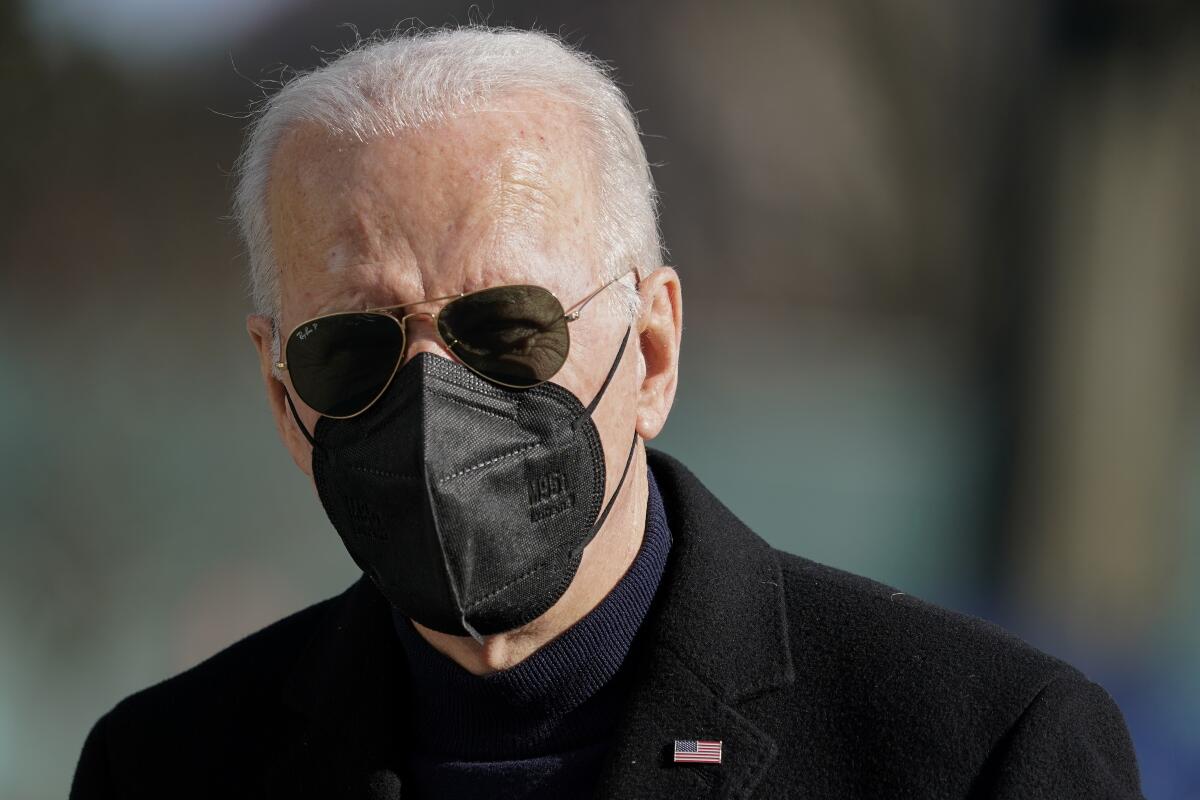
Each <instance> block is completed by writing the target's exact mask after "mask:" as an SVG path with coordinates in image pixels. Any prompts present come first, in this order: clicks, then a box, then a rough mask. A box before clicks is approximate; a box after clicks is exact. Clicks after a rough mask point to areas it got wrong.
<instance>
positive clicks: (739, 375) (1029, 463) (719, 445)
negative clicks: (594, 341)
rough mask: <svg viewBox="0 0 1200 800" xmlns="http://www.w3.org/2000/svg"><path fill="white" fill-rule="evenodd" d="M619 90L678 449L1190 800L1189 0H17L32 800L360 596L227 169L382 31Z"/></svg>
mask: <svg viewBox="0 0 1200 800" xmlns="http://www.w3.org/2000/svg"><path fill="white" fill-rule="evenodd" d="M481 17H486V18H487V19H488V20H489V21H490V22H492V23H495V24H500V23H511V24H514V25H517V26H520V27H528V26H533V25H536V26H537V27H539V28H542V29H545V30H549V31H553V32H558V33H560V34H562V35H563V36H565V37H566V38H567V39H568V40H569V41H571V42H574V43H577V44H580V45H581V46H583V47H584V48H585V49H587V50H589V51H591V52H593V53H595V54H596V55H598V56H600V57H601V58H604V59H607V60H610V61H612V62H613V63H614V64H615V65H616V66H617V68H618V71H619V77H620V82H621V83H622V85H623V86H624V88H625V89H626V91H627V92H628V94H629V96H630V98H631V100H632V103H633V106H634V107H635V108H636V109H638V110H639V112H640V114H639V116H640V121H641V125H642V127H643V129H644V131H645V133H646V140H645V141H646V145H647V148H648V151H649V155H650V158H651V160H652V161H653V162H656V163H657V164H658V166H657V167H656V176H657V180H658V182H659V186H660V188H661V190H662V199H663V208H662V226H663V229H664V233H665V237H666V242H667V244H668V246H669V247H670V249H671V259H670V261H671V263H673V264H675V265H678V268H679V270H680V273H681V275H682V278H683V285H684V290H685V298H686V301H687V303H686V306H687V308H686V314H685V336H684V350H683V366H682V375H681V383H680V390H679V395H678V400H677V403H676V408H675V411H674V413H673V415H672V417H671V422H670V424H669V425H668V426H667V429H666V432H665V433H664V435H663V436H662V437H661V439H660V440H659V441H658V444H659V446H661V447H662V448H663V449H665V450H667V451H669V452H671V453H673V454H675V455H677V456H679V457H680V458H682V459H683V460H684V461H685V462H686V463H687V464H689V465H690V466H691V468H692V469H693V470H694V471H696V472H697V473H698V474H699V475H700V477H701V478H702V479H704V480H705V481H706V482H707V483H708V485H709V486H710V488H712V489H713V490H714V491H715V492H716V494H717V495H718V496H720V497H721V498H722V499H723V500H724V501H725V502H726V503H727V504H728V505H729V506H731V507H732V508H733V510H734V511H735V512H737V513H738V514H739V515H740V516H742V517H743V518H744V519H745V520H746V521H747V522H748V523H749V524H750V525H751V526H752V527H753V528H755V529H756V530H757V531H759V532H760V533H761V534H762V535H763V536H765V537H766V538H767V539H768V540H770V541H771V542H772V543H774V544H775V545H777V546H779V547H782V548H784V549H787V550H790V551H793V552H796V553H800V554H802V555H805V556H808V557H809V558H813V559H816V560H819V561H822V562H825V563H828V564H832V565H835V566H838V567H842V568H845V569H848V570H851V571H854V572H858V573H861V574H864V575H868V576H870V577H872V578H876V579H878V580H881V581H885V582H887V583H890V584H892V585H894V586H896V587H897V588H898V589H901V590H903V591H906V592H909V593H911V594H916V595H920V596H923V597H925V598H927V599H930V600H932V601H935V602H938V603H941V604H944V605H947V606H950V607H952V608H955V609H959V610H962V611H966V612H969V613H973V614H977V615H981V616H984V617H986V618H988V619H992V620H994V621H997V622H999V623H1001V624H1003V625H1005V626H1007V627H1009V628H1010V629H1012V630H1014V631H1015V632H1017V633H1018V634H1020V635H1021V636H1023V637H1025V638H1026V639H1028V640H1030V641H1032V642H1033V643H1035V644H1036V645H1038V646H1039V647H1041V648H1043V649H1045V650H1047V651H1049V652H1051V653H1054V654H1056V655H1059V656H1061V657H1064V658H1067V659H1069V660H1071V661H1072V662H1073V663H1075V664H1077V665H1079V666H1080V667H1081V668H1082V669H1083V670H1084V671H1085V672H1086V673H1087V674H1088V675H1089V676H1090V677H1092V678H1093V679H1095V680H1097V681H1099V682H1100V683H1102V684H1103V685H1104V686H1105V687H1106V688H1108V689H1109V691H1110V692H1111V693H1112V694H1113V695H1114V696H1115V697H1116V699H1117V701H1118V703H1119V704H1120V706H1121V708H1122V709H1123V710H1124V713H1125V715H1126V717H1127V719H1128V722H1129V724H1130V727H1131V730H1132V732H1133V736H1134V741H1135V744H1136V747H1137V752H1138V757H1139V760H1140V763H1141V766H1142V770H1143V780H1144V787H1145V791H1146V793H1147V795H1148V796H1149V797H1151V798H1196V797H1200V758H1197V756H1200V727H1198V726H1197V725H1196V722H1197V720H1198V719H1200V593H1198V592H1197V591H1196V589H1195V586H1196V584H1197V581H1198V580H1200V285H1198V284H1200V269H1197V257H1198V255H1200V224H1198V223H1200V218H1198V213H1200V212H1198V211H1197V209H1198V208H1200V3H1195V2H1191V1H1190V0H1181V1H1180V2H1165V1H1164V2H1153V1H1152V0H1126V1H1121V0H1109V1H1108V2H1102V1H1101V0H1027V1H1018V0H955V1H954V2H948V1H947V0H856V2H842V3H835V2H817V1H816V0H790V2H782V1H772V0H755V1H753V2H751V1H749V0H748V1H747V2H742V3H738V4H732V3H726V2H721V1H720V0H686V2H684V1H683V0H659V2H655V3H631V2H612V1H608V2H597V1H596V0H589V2H586V3H585V2H578V3H571V4H564V3H550V2H532V1H530V2H521V1H520V0H513V1H511V2H510V1H509V0H495V2H494V4H493V5H491V6H487V7H485V8H484V9H483V11H482V12H480V11H479V9H477V8H476V9H474V10H473V9H472V8H471V7H469V6H467V5H466V4H465V3H453V2H434V1H433V0H412V1H411V2H382V1H381V0H341V1H340V2H338V3H331V2H315V1H314V0H256V2H253V3H246V2H239V1H238V0H173V2H158V1H157V0H37V2H32V0H30V2H14V1H13V0H0V87H2V89H3V98H4V114H3V125H0V176H2V178H3V191H2V192H0V212H2V213H0V454H2V459H0V552H2V553H3V555H2V556H0V797H3V798H6V799H8V800H42V798H56V797H63V796H65V794H66V792H67V789H68V786H69V783H70V778H71V775H72V772H73V770H74V766H75V760H76V758H77V756H78V753H79V748H80V746H81V745H82V743H83V739H84V736H85V735H86V733H87V731H88V729H89V727H90V726H91V724H92V723H93V722H94V721H95V720H96V719H97V718H98V717H99V715H101V714H102V713H103V712H105V711H107V710H108V709H109V708H111V707H112V705H113V704H114V703H116V702H117V701H118V700H120V699H121V698H122V697H124V696H125V695H127V694H128V693H130V692H132V691H134V690H137V689H140V688H142V687H144V686H147V685H149V684H151V683H154V682H157V681H159V680H161V679H163V678H166V677H168V676H170V675H172V674H175V673H177V672H179V671H180V670H183V669H185V668H187V667H189V666H192V665H193V664H195V663H197V662H198V661H200V660H202V659H203V658H205V657H207V656H208V655H211V654H212V653H214V652H216V651H217V650H219V649H220V648H222V647H224V646H225V645H227V644H229V643H231V642H233V641H235V640H237V639H238V638H240V637H242V636H244V635H245V634H247V633H250V632H251V631H253V630H256V629H257V628H259V627H261V626H263V625H265V624H267V623H269V622H271V621H273V620H274V619H277V618H279V617H280V616H283V615H285V614H287V613H288V612H290V611H292V610H294V609H298V608H300V607H302V606H304V605H306V604H308V603H311V602H314V601H316V600H319V599H322V598H324V597H327V596H330V595H332V594H335V593H337V592H339V591H340V590H341V589H342V588H343V587H344V586H346V585H347V584H349V583H350V582H351V581H352V580H353V579H354V577H355V571H354V569H353V566H352V564H351V562H350V559H349V557H348V556H347V555H346V553H345V551H344V549H343V547H342V545H341V543H340V541H339V540H338V538H337V536H336V534H335V533H334V532H333V530H332V528H331V527H330V526H329V524H328V522H327V521H326V518H325V515H324V513H323V511H322V509H321V507H320V505H319V503H318V501H317V498H316V497H315V495H314V493H313V492H312V491H311V489H310V488H309V486H308V485H307V484H306V482H305V480H304V479H303V478H302V476H301V475H300V473H299V472H298V471H297V470H295V469H294V468H293V466H292V464H291V462H290V460H289V458H288V456H287V454H286V452H285V451H284V449H283V447H282V446H281V445H280V444H279V443H278V441H277V439H276V435H275V432H274V428H273V424H272V421H271V419H270V417H269V415H268V412H267V408H266V404H265V402H264V400H263V393H262V390H261V388H260V383H259V375H258V367H257V362H256V359H255V357H254V354H253V352H252V350H251V346H250V343H249V340H248V339H247V337H246V334H245V332H244V317H245V315H246V314H247V313H248V311H249V302H248V300H247V298H246V291H245V289H246V279H245V277H244V268H245V259H244V258H243V255H242V253H241V252H240V249H239V245H238V243H237V241H236V239H235V236H234V231H233V227H232V225H231V223H230V222H229V221H228V220H227V219H226V218H225V217H226V215H227V214H228V212H229V207H230V206H229V195H230V190H231V181H230V178H229V175H228V173H229V170H230V168H231V166H232V164H233V160H234V158H235V156H236V154H237V151H238V147H239V145H240V141H241V135H242V131H243V128H244V125H245V119H244V117H243V114H244V112H245V110H246V109H247V107H248V105H249V103H250V102H251V101H253V100H255V99H256V98H259V97H261V96H262V92H263V87H264V86H265V87H266V89H267V90H268V91H269V90H270V89H271V87H272V86H275V85H277V83H276V82H277V81H278V80H279V79H280V78H281V76H282V77H286V75H287V74H288V73H287V70H286V69H284V65H287V67H289V68H293V69H308V68H311V67H313V66H315V65H317V64H319V63H320V60H321V59H322V57H323V55H324V54H325V53H327V52H328V51H331V50H334V49H336V48H338V47H341V46H344V45H347V44H349V43H352V42H353V41H354V38H355V30H354V29H353V28H351V27H347V26H344V25H341V23H352V24H353V25H354V26H357V29H358V30H359V31H361V32H362V33H364V34H365V33H369V32H371V31H373V30H375V29H376V28H391V27H393V26H394V25H396V24H397V23H398V22H402V21H405V20H410V18H413V19H415V20H419V21H421V22H423V23H426V24H430V25H440V24H444V23H447V22H465V21H468V20H469V19H479V18H481Z"/></svg>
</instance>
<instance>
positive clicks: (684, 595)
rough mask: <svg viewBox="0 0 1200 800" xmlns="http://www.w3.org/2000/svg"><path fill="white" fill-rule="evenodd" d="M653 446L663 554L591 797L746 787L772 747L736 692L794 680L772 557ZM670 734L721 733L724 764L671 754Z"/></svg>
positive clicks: (758, 775) (723, 792)
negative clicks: (667, 534) (666, 538)
mask: <svg viewBox="0 0 1200 800" xmlns="http://www.w3.org/2000/svg"><path fill="white" fill-rule="evenodd" d="M649 452H650V466H651V469H653V471H654V477H655V479H656V481H657V482H658V485H659V488H660V490H661V492H662V495H663V502H664V505H665V506H666V511H667V518H668V520H669V522H670V526H671V533H672V538H673V541H672V545H671V555H670V558H669V561H668V564H667V569H666V573H665V574H664V576H663V581H662V584H661V585H660V588H659V593H658V596H657V597H656V598H655V604H654V606H653V607H652V609H651V612H650V615H649V617H648V618H647V620H646V623H645V625H644V627H643V629H642V631H641V633H639V637H638V641H637V643H636V644H635V646H634V650H633V652H631V654H630V657H631V658H633V659H634V664H633V671H634V675H635V676H636V677H635V685H634V686H633V688H632V690H631V692H630V697H629V703H628V706H627V709H626V713H625V718H624V720H623V722H622V724H621V726H620V733H619V734H618V739H617V741H616V743H615V746H614V748H613V750H612V751H611V753H610V757H609V759H608V762H607V764H606V766H605V769H604V772H603V774H602V777H601V781H600V785H599V788H598V793H597V797H599V798H623V797H677V796H678V797H713V798H717V797H720V798H745V797H749V796H750V795H751V794H752V793H753V790H754V788H755V786H756V785H757V784H758V783H759V782H760V781H761V779H762V778H763V776H764V774H765V773H766V771H767V769H768V767H769V766H770V765H771V763H772V762H773V761H774V759H775V757H776V755H777V753H778V747H777V745H776V743H775V741H774V740H773V738H772V737H771V736H769V735H768V734H767V733H765V732H764V731H762V730H761V729H760V728H758V727H756V726H755V724H754V723H753V722H752V721H751V720H750V719H748V718H747V717H746V716H745V715H743V714H742V713H741V712H740V711H739V709H738V705H739V702H740V701H742V700H745V699H747V698H749V697H752V696H759V695H761V694H763V693H766V692H771V691H776V690H778V689H780V688H782V687H784V686H787V685H789V684H791V683H792V682H793V680H794V672H793V667H792V658H791V651H790V644H789V641H788V631H787V618H786V612H785V604H784V597H783V586H782V579H781V576H780V568H779V563H778V561H777V559H776V557H775V554H774V552H773V551H772V550H771V548H770V546H769V545H767V544H766V543H765V542H764V541H763V540H762V539H760V538H759V537H757V536H755V535H754V534H753V533H752V532H750V530H749V529H747V528H746V527H745V526H744V525H743V524H742V523H741V522H740V521H739V520H738V519H737V518H736V517H735V516H734V515H733V514H732V513H731V512H730V511H729V510H728V509H727V508H725V507H724V506H723V505H722V504H721V503H720V502H719V501H718V500H717V499H716V498H715V497H713V495H712V494H711V493H709V492H708V490H706V489H705V488H704V487H703V485H701V484H700V482H699V481H698V480H697V479H696V478H695V476H693V475H692V474H691V473H690V472H688V470H687V469H686V468H685V467H683V465H681V464H680V463H679V462H677V461H675V460H674V459H672V458H670V457H668V456H665V455H663V454H661V453H657V452H654V451H649ZM676 739H719V740H721V741H722V743H723V747H722V749H723V753H722V755H723V760H722V763H721V764H720V765H695V764H692V765H688V764H675V763H673V760H672V753H673V743H674V740H676Z"/></svg>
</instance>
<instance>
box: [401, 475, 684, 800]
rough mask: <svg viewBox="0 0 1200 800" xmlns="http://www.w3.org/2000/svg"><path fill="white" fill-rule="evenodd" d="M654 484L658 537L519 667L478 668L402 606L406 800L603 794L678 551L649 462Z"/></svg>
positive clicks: (650, 512) (650, 523)
mask: <svg viewBox="0 0 1200 800" xmlns="http://www.w3.org/2000/svg"><path fill="white" fill-rule="evenodd" d="M647 483H648V484H649V490H650V491H649V497H648V502H647V503H646V533H645V536H644V537H643V539H642V545H641V548H640V549H639V550H638V554H637V556H636V557H635V558H634V561H633V563H632V564H631V565H630V567H629V570H628V571H627V572H626V573H625V576H624V577H622V578H621V580H620V581H619V582H618V583H617V585H616V586H614V587H613V589H612V591H611V592H609V594H608V596H607V597H605V598H604V600H602V601H601V602H600V604H599V605H598V606H596V607H595V608H594V609H592V611H591V612H589V613H588V614H587V615H586V616H584V617H583V618H582V619H580V620H579V621H578V622H576V623H575V624H574V625H572V626H571V627H570V628H568V629H567V630H566V631H564V632H563V633H562V635H560V636H559V637H558V638H556V639H554V640H553V641H551V642H550V643H548V644H547V645H545V646H544V647H542V648H541V649H540V650H538V651H537V652H535V653H534V654H533V655H531V656H530V657H529V658H527V659H525V660H524V661H522V662H521V663H520V664H517V665H516V666H515V667H512V668H510V669H506V670H502V671H500V672H493V673H491V674H489V675H482V676H479V675H472V674H471V673H470V672H467V671H466V670H465V669H463V668H462V667H460V666H459V665H458V664H456V663H455V662H454V661H452V660H451V659H449V658H447V657H446V656H444V655H442V654H441V653H439V652H438V651H437V650H435V649H434V648H433V647H432V646H431V645H430V644H429V643H428V642H426V641H425V640H424V639H423V638H421V636H420V634H418V633H417V632H416V630H415V629H414V628H413V627H412V623H411V622H409V620H408V618H407V617H405V616H403V615H402V614H400V613H398V612H397V613H396V614H395V623H396V631H397V632H398V633H399V635H400V641H401V643H402V644H403V646H404V652H405V656H406V657H407V660H408V667H409V685H408V698H407V699H408V707H409V709H411V716H410V718H409V729H408V736H407V739H408V741H407V749H406V767H407V769H406V772H407V775H406V779H405V797H410V796H415V797H417V798H453V799H454V800H459V799H460V798H463V799H466V798H488V800H492V798H496V797H505V798H523V799H524V800H532V799H533V798H561V797H586V796H587V795H589V794H590V793H591V789H592V787H593V786H594V784H595V781H596V778H597V777H598V774H599V770H600V763H601V760H602V758H603V757H604V754H605V752H606V750H607V749H608V745H609V743H610V741H611V739H612V738H613V734H614V732H615V726H616V723H617V719H618V715H619V714H620V711H621V708H622V706H623V703H622V702H621V701H622V699H623V697H624V694H625V691H626V689H627V686H628V682H629V674H628V673H629V669H628V668H625V667H624V664H625V656H626V654H627V653H628V652H629V648H630V646H631V645H632V644H633V639H634V636H635V635H636V634H637V632H638V628H639V627H641V624H642V621H643V620H644V619H645V617H646V612H647V611H648V610H649V608H650V602H651V601H652V600H653V599H654V593H655V591H656V590H657V589H658V584H659V581H660V580H661V578H662V574H663V569H664V568H665V567H666V563H667V553H668V551H669V550H670V548H671V531H670V529H669V528H668V527H667V516H666V513H665V512H664V510H663V503H662V496H661V495H660V494H659V492H658V486H657V485H656V484H655V482H654V476H653V475H652V474H650V472H649V470H647ZM409 789H411V790H412V794H411V795H410V794H409V793H408V790H409Z"/></svg>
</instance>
